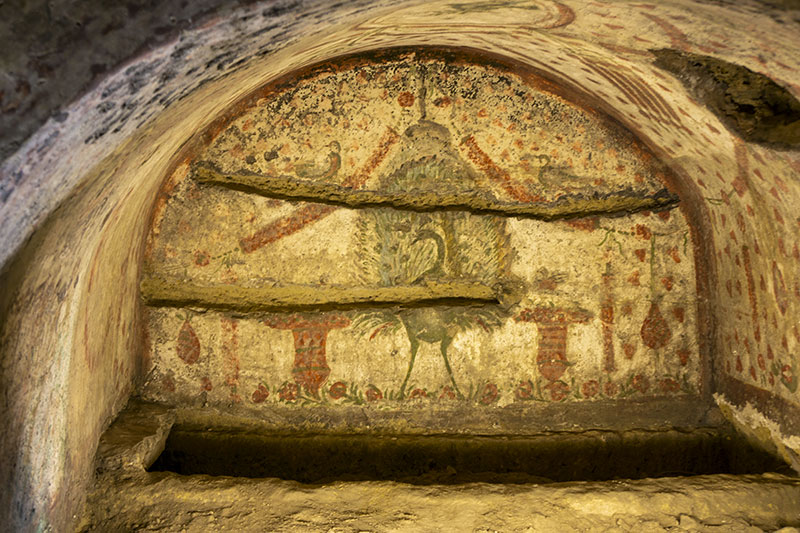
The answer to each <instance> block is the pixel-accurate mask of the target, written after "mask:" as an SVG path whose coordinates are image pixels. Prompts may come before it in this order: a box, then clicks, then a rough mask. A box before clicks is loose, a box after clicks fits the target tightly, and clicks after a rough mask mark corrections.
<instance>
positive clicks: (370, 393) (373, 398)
mask: <svg viewBox="0 0 800 533" xmlns="http://www.w3.org/2000/svg"><path fill="white" fill-rule="evenodd" d="M366 396H367V401H368V402H377V401H378V400H382V399H383V393H382V392H381V391H380V389H378V387H376V386H375V385H370V386H369V388H368V389H367V392H366Z"/></svg>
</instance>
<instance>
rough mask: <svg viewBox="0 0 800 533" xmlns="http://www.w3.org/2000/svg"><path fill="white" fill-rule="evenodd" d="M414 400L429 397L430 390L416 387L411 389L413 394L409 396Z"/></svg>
mask: <svg viewBox="0 0 800 533" xmlns="http://www.w3.org/2000/svg"><path fill="white" fill-rule="evenodd" d="M408 397H409V398H411V399H412V400H421V399H422V398H427V397H428V391H426V390H425V389H414V390H412V391H411V394H409V396H408Z"/></svg>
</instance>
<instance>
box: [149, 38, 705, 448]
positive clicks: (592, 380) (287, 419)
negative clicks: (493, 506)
mask: <svg viewBox="0 0 800 533" xmlns="http://www.w3.org/2000/svg"><path fill="white" fill-rule="evenodd" d="M667 181H668V180H667V169H666V168H665V167H664V166H663V165H662V164H661V163H660V162H659V161H658V160H657V159H656V158H654V157H653V156H652V155H651V154H650V153H649V152H648V151H647V150H646V149H645V148H643V147H642V146H641V145H640V144H639V143H638V142H637V141H636V140H635V139H634V138H633V137H632V136H631V134H630V133H628V132H627V131H626V130H624V129H622V128H621V127H620V126H618V125H617V124H616V123H614V122H613V121H612V120H610V119H608V118H607V117H604V116H602V115H600V114H598V113H597V112H595V111H593V110H592V109H591V108H589V107H587V106H582V105H580V104H579V103H578V102H577V101H575V100H574V99H571V98H568V97H567V96H565V95H564V94H563V93H562V92H561V91H560V90H559V89H558V88H557V87H555V86H553V85H552V84H551V83H549V82H546V81H545V80H543V79H541V78H540V77H538V76H537V75H536V74H534V73H532V72H529V71H526V70H524V69H521V68H519V67H516V66H513V65H507V64H504V63H502V62H499V61H496V60H488V59H484V58H480V57H475V56H469V55H466V54H464V53H460V52H453V51H447V50H432V49H431V50H422V51H421V50H405V49H395V50H391V51H388V52H379V53H371V54H366V55H361V56H355V57H347V58H343V59H339V60H335V61H331V62H327V63H325V64H321V65H316V66H314V67H311V68H308V69H306V70H304V71H302V72H298V73H294V74H292V75H291V76H287V77H285V78H283V79H280V80H278V81H276V82H273V83H271V84H269V85H268V86H266V87H264V88H263V89H261V90H259V91H258V92H257V93H256V94H253V95H251V96H250V97H248V99H246V100H245V101H243V102H242V103H240V104H238V105H237V106H236V107H235V108H234V109H233V110H232V111H231V112H230V113H229V114H228V115H227V116H225V117H223V118H221V119H219V120H218V121H217V122H215V125H214V126H213V127H212V128H211V129H209V130H208V131H207V132H205V134H204V136H203V143H202V146H200V147H199V148H197V149H196V150H195V151H193V152H192V153H191V156H190V157H188V158H187V159H186V160H185V161H184V162H182V163H181V164H179V165H177V167H176V168H175V170H174V172H173V173H172V174H171V175H170V176H169V177H168V179H167V180H166V181H165V186H164V189H163V195H162V201H161V202H160V203H159V205H158V206H157V210H156V213H155V216H154V222H153V226H152V231H151V234H150V236H149V239H148V247H147V255H146V264H145V267H144V274H143V279H142V283H141V290H142V295H143V298H144V300H145V302H146V304H147V314H148V319H147V328H148V338H149V345H150V348H149V351H150V353H149V356H150V361H151V370H150V373H149V376H148V379H147V381H146V383H145V384H144V385H143V387H142V390H141V396H142V397H143V398H144V399H146V400H149V401H155V402H159V403H163V404H168V405H174V406H182V407H193V408H202V407H210V408H215V409H217V410H221V411H223V412H228V413H235V414H237V415H243V416H247V417H252V418H256V419H268V420H270V421H271V422H270V423H274V424H275V425H276V426H281V424H283V425H284V426H286V427H290V426H291V427H293V428H297V427H303V428H313V429H318V430H329V429H331V428H336V427H340V428H341V427H347V428H353V427H360V428H370V430H379V429H380V428H395V429H396V428H398V427H401V426H402V428H403V430H404V431H449V432H453V431H455V432H461V433H468V434H469V433H480V434H487V433H497V432H503V433H511V434H528V433H534V432H536V431H540V430H542V429H547V428H552V427H555V426H556V425H558V424H562V426H563V425H564V424H567V425H571V426H570V427H572V426H581V425H584V426H592V427H597V426H598V425H599V426H614V425H615V424H617V423H618V419H619V418H620V413H621V412H623V411H620V409H622V410H624V409H625V406H635V407H631V409H633V411H631V412H635V413H636V416H637V417H638V418H637V420H638V422H636V423H637V424H639V425H640V426H641V425H643V426H647V425H648V424H649V423H650V422H652V423H653V424H655V423H656V422H657V421H658V422H659V423H663V422H664V421H665V420H666V421H668V422H671V423H675V424H681V423H683V424H688V423H689V422H688V421H687V419H681V418H680V417H681V416H684V414H679V413H678V412H677V411H676V410H672V411H670V408H669V406H677V405H683V404H682V403H681V402H684V403H686V402H692V401H697V402H699V401H700V399H701V393H702V390H703V387H704V380H705V376H704V372H703V370H702V364H701V358H702V357H703V355H702V354H701V353H700V349H699V348H698V339H697V337H698V333H697V328H698V317H697V307H696V300H697V297H696V287H695V266H694V256H693V247H692V242H691V232H690V230H689V226H688V223H687V219H686V217H685V216H684V213H683V212H682V211H681V209H680V208H679V202H678V198H677V197H676V196H675V195H674V194H673V193H671V192H670V191H669V190H668V188H667V186H666V185H665V183H667ZM562 407H563V409H565V410H569V412H570V413H572V414H571V415H570V416H571V417H573V418H570V417H566V418H565V417H564V416H563V413H564V412H565V411H563V410H562V409H561V408H562ZM665 409H666V410H665ZM437 413H438V414H440V415H441V416H439V415H437ZM454 413H457V416H455V415H454ZM559 413H560V414H559ZM581 413H582V414H581ZM687 416H688V415H687ZM548 417H549V418H548ZM298 424H299V426H298Z"/></svg>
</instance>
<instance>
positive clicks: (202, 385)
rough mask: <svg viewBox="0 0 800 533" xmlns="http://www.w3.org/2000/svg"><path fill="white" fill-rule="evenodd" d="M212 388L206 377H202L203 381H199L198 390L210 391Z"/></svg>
mask: <svg viewBox="0 0 800 533" xmlns="http://www.w3.org/2000/svg"><path fill="white" fill-rule="evenodd" d="M213 388H214V386H213V385H212V384H211V380H210V379H209V378H208V376H206V377H204V378H203V379H201V380H200V389H201V390H204V391H210V390H211V389H213Z"/></svg>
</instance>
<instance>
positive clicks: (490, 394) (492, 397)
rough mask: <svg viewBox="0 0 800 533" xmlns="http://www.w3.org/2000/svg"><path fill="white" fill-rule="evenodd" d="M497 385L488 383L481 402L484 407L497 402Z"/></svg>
mask: <svg viewBox="0 0 800 533" xmlns="http://www.w3.org/2000/svg"><path fill="white" fill-rule="evenodd" d="M497 392H498V391H497V385H495V384H494V383H487V384H486V386H485V387H484V388H483V396H481V399H480V400H479V401H480V402H481V403H482V404H483V405H489V404H490V403H494V402H496V401H497Z"/></svg>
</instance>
